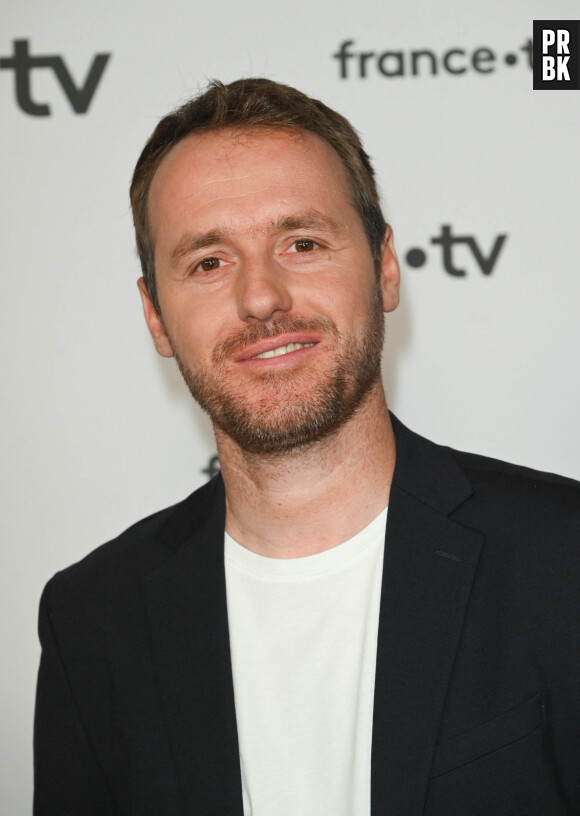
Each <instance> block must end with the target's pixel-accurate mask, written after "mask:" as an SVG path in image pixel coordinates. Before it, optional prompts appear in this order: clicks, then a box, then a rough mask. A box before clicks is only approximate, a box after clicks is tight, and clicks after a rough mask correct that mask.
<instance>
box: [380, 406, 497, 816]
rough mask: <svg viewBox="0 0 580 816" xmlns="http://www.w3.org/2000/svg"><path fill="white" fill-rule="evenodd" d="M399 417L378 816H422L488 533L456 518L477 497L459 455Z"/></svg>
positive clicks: (384, 619)
mask: <svg viewBox="0 0 580 816" xmlns="http://www.w3.org/2000/svg"><path fill="white" fill-rule="evenodd" d="M392 420H393V428H394V430H395V435H396V444H397V459H396V466H395V473H394V476H393V484H392V487H391V494H390V499H389V512H388V518H387V533H386V546H385V561H384V568H383V584H382V594H381V611H380V622H379V633H378V642H377V669H376V682H375V704H374V717H373V745H372V768H371V813H372V816H382V814H383V813H386V812H388V813H389V814H391V816H419V815H420V814H421V813H422V812H423V807H424V802H425V796H426V792H427V786H428V781H429V774H430V769H431V764H432V760H433V754H434V749H435V744H436V741H437V735H438V731H439V725H440V721H441V716H442V713H443V706H444V703H445V698H446V693H447V688H448V685H449V679H450V674H451V670H452V666H453V662H454V658H455V654H456V651H457V646H458V642H459V637H460V633H461V628H462V625H463V619H464V616H465V611H466V607H467V602H468V599H469V594H470V590H471V585H472V582H473V577H474V574H475V570H476V567H477V562H478V558H479V553H480V550H481V546H482V543H483V535H482V534H481V533H479V532H477V531H474V530H471V529H467V528H465V527H462V526H461V525H459V524H456V523H455V522H454V521H452V520H451V519H450V518H449V515H450V513H452V511H453V510H455V509H456V508H457V507H459V506H460V505H461V504H463V503H464V502H465V501H467V500H468V498H469V497H470V495H471V494H472V488H471V485H470V483H469V481H468V480H467V478H466V477H465V475H464V474H463V472H462V471H461V470H460V468H459V467H458V465H457V464H456V463H455V461H454V459H453V457H452V454H451V452H450V451H448V450H447V449H445V448H440V447H439V446H437V445H434V444H433V443H431V442H428V441H427V440H425V439H422V438H421V437H419V436H417V435H416V434H413V433H412V432H411V431H409V430H407V429H406V428H405V427H404V426H403V425H402V424H401V423H400V422H399V421H398V420H397V419H396V418H394V417H392Z"/></svg>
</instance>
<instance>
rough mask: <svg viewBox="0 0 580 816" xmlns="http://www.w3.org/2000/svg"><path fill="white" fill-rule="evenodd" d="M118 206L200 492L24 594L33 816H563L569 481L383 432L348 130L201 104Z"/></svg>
mask: <svg viewBox="0 0 580 816" xmlns="http://www.w3.org/2000/svg"><path fill="white" fill-rule="evenodd" d="M131 198H132V205H133V213H134V219H135V226H136V233H137V243H138V248H139V252H140V257H141V262H142V268H143V278H142V279H141V280H140V281H139V288H140V292H141V297H142V300H143V307H144V312H145V318H146V321H147V325H148V327H149V330H150V332H151V335H152V337H153V340H154V342H155V346H156V348H157V351H158V352H159V353H160V354H161V355H163V356H166V357H170V356H174V357H175V358H176V360H177V363H178V365H179V367H180V370H181V372H182V374H183V377H184V379H185V381H186V383H187V385H188V386H189V388H190V390H191V392H192V394H193V396H194V397H195V398H196V399H197V400H198V402H199V403H200V404H201V406H202V407H203V408H204V409H205V410H206V411H207V412H208V413H209V415H210V417H211V419H212V422H213V426H214V430H215V436H216V442H217V448H218V453H219V458H220V463H221V469H222V474H221V476H218V477H216V478H215V479H213V480H212V481H211V482H210V483H208V484H207V485H206V486H204V487H203V488H201V489H200V490H199V491H197V492H196V493H194V494H193V495H192V496H190V497H189V498H188V499H186V500H185V501H184V502H182V503H180V504H178V505H176V506H175V507H172V508H169V509H167V510H164V511H162V512H160V513H157V514H155V515H154V516H152V517H150V518H148V519H145V520H144V521H142V522H140V523H139V524H137V525H135V526H134V527H132V528H131V529H130V530H128V531H127V532H125V533H124V534H123V535H122V536H120V537H119V538H118V539H117V540H116V541H113V542H111V543H109V544H107V545H105V546H104V547H102V548H100V549H99V550H97V551H96V552H94V553H93V554H92V555H90V556H88V558H86V559H84V560H83V561H81V562H80V563H79V564H76V565H74V566H73V567H70V568H69V569H68V570H65V571H64V572H62V573H59V574H58V575H57V576H55V578H53V579H52V581H51V582H50V583H49V584H48V586H47V588H46V590H45V593H44V596H43V600H42V603H41V614H40V635H41V641H42V645H43V656H42V662H41V667H40V673H39V685H38V700H37V717H36V736H35V740H36V794H35V796H36V798H35V812H36V814H37V816H40V814H54V815H55V816H56V814H58V816H67V815H68V814H70V815H71V816H72V814H74V815H75V816H79V815H82V816H92V814H95V816H96V814H139V816H147V814H151V816H153V815H154V816H163V815H164V814H167V816H169V814H195V815H196V816H198V814H199V815H201V814H228V816H230V814H231V815H232V816H236V815H237V816H242V814H245V815H246V816H247V815H248V814H252V816H324V815H325V814H327V815H328V816H331V815H332V816H368V814H373V816H382V814H388V816H419V814H426V815H428V816H468V815H469V814H472V815H473V816H475V814H477V815H478V816H483V815H484V814H490V816H491V814H493V816H502V814H506V815H507V814H510V816H511V815H512V814H527V815H528V816H533V815H534V814H537V815H538V816H539V814H542V816H546V815H547V814H550V816H558V814H569V813H577V812H579V809H580V765H579V760H580V711H579V706H580V699H579V694H578V679H579V672H580V650H579V648H578V646H579V641H580V625H579V621H580V617H579V614H578V613H579V603H578V601H579V585H578V575H579V570H578V568H579V561H580V513H579V511H578V499H579V496H580V492H579V490H578V485H576V484H575V483H573V482H571V481H570V480H565V479H560V478H558V477H554V476H550V475H546V474H540V473H536V472H533V471H530V470H526V469H523V468H518V467H515V466H511V465H507V464H505V463H501V462H496V461H492V460H489V459H484V458H482V457H478V456H474V455H470V454H464V453H458V452H456V451H452V450H450V449H448V448H441V447H439V446H436V445H434V444H432V443H430V442H428V441H427V440H424V439H421V438H420V437H418V436H416V435H415V434H413V433H412V432H410V431H408V430H407V429H405V428H404V426H403V425H401V424H400V423H399V422H398V421H397V420H396V419H395V418H394V417H391V416H390V415H389V413H388V411H387V405H386V401H385V396H384V393H383V389H382V384H381V379H380V355H381V350H382V343H383V312H389V311H391V310H393V309H394V308H395V307H396V306H397V302H398V284H399V270H398V265H397V259H396V255H395V251H394V248H393V238H392V232H391V230H390V228H389V227H388V226H387V225H386V224H385V221H384V219H383V216H382V213H381V210H380V205H379V201H378V196H377V192H376V188H375V184H374V179H373V171H372V168H371V165H370V163H369V160H368V157H367V156H366V154H365V153H364V150H363V148H362V146H361V145H360V142H359V140H358V137H357V135H356V133H355V132H354V131H353V129H352V127H351V126H350V125H349V123H348V122H347V121H346V120H345V119H344V118H343V117H341V116H339V115H338V114H337V113H335V112H333V111H331V110H329V109H328V108H327V107H325V106H324V105H323V104H322V103H320V102H317V101H316V100H312V99H309V98H308V97H306V96H304V95H303V94H301V93H299V92H298V91H295V90H293V89H291V88H287V87H285V86H282V85H278V84H276V83H274V82H270V81H267V80H262V79H252V80H242V81H239V82H235V83H232V84H231V85H228V86H223V85H221V84H220V83H213V84H212V85H211V86H210V87H209V89H208V90H207V91H206V92H205V93H204V94H203V95H202V96H200V97H199V98H198V99H196V100H193V101H191V102H189V103H187V104H186V105H184V106H183V107H182V108H180V109H179V110H178V111H176V112H175V113H173V114H171V115H169V116H168V117H166V118H165V119H163V120H162V121H161V122H160V124H159V125H158V127H157V129H156V130H155V132H154V134H153V135H152V137H151V139H150V140H149V142H148V143H147V145H146V147H145V149H144V151H143V153H142V155H141V157H140V159H139V162H138V163H137V167H136V169H135V174H134V178H133V184H132V189H131ZM387 519H388V521H387ZM385 529H386V535H385Z"/></svg>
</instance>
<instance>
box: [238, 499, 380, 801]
mask: <svg viewBox="0 0 580 816" xmlns="http://www.w3.org/2000/svg"><path fill="white" fill-rule="evenodd" d="M386 519H387V510H386V509H385V510H384V511H383V512H382V513H381V514H380V515H379V516H377V518H375V519H374V521H372V522H371V523H370V524H369V525H368V526H367V527H366V528H365V529H364V530H362V531H361V532H360V533H358V534H357V535H355V536H354V537H353V538H351V539H349V540H348V541H345V542H344V543H343V544H340V545H339V546H337V547H333V548H332V549H330V550H325V551H324V552H321V553H318V554H317V555H311V556H306V557H303V558H293V559H278V558H265V557H264V556H260V555H257V554H256V553H253V552H251V551H250V550H247V549H246V548H244V547H242V546H241V545H239V544H238V543H237V542H236V541H234V540H233V539H232V538H231V537H230V536H229V535H227V533H226V536H225V564H226V583H227V603H228V621H229V629H230V638H231V653H232V666H233V678H234V693H235V703H236V719H237V725H238V737H239V745H240V762H241V768H242V783H243V794H244V814H245V816H354V815H356V816H369V814H370V774H371V740H372V720H373V697H374V684H375V664H376V650H377V631H378V620H379V604H380V595H381V578H382V569H383V552H384V543H385V527H386Z"/></svg>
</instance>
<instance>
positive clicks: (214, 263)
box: [194, 258, 223, 272]
mask: <svg viewBox="0 0 580 816" xmlns="http://www.w3.org/2000/svg"><path fill="white" fill-rule="evenodd" d="M222 263H223V261H222V259H221V258H204V259H203V261H200V262H199V263H198V265H197V266H196V267H195V269H194V272H198V271H199V272H213V271H214V269H219V267H220V266H221V265H222Z"/></svg>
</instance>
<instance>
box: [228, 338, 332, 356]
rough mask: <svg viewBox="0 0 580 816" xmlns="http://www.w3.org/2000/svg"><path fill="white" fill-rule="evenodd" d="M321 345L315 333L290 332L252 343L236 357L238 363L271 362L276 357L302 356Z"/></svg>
mask: <svg viewBox="0 0 580 816" xmlns="http://www.w3.org/2000/svg"><path fill="white" fill-rule="evenodd" d="M319 343H320V337H319V336H318V335H314V333H313V332H292V333H290V332H288V333H285V334H278V335H277V336H275V337H264V338H263V339H262V340H259V341H258V342H257V343H252V344H251V345H249V346H246V348H245V349H244V350H243V351H242V352H241V353H240V354H239V355H238V356H237V357H236V359H235V362H237V363H250V362H253V361H255V362H259V361H261V360H271V359H272V358H274V357H287V356H288V355H296V356H297V357H298V356H302V354H307V353H308V352H309V350H310V349H312V348H314V346H317V345H318V344H319Z"/></svg>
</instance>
